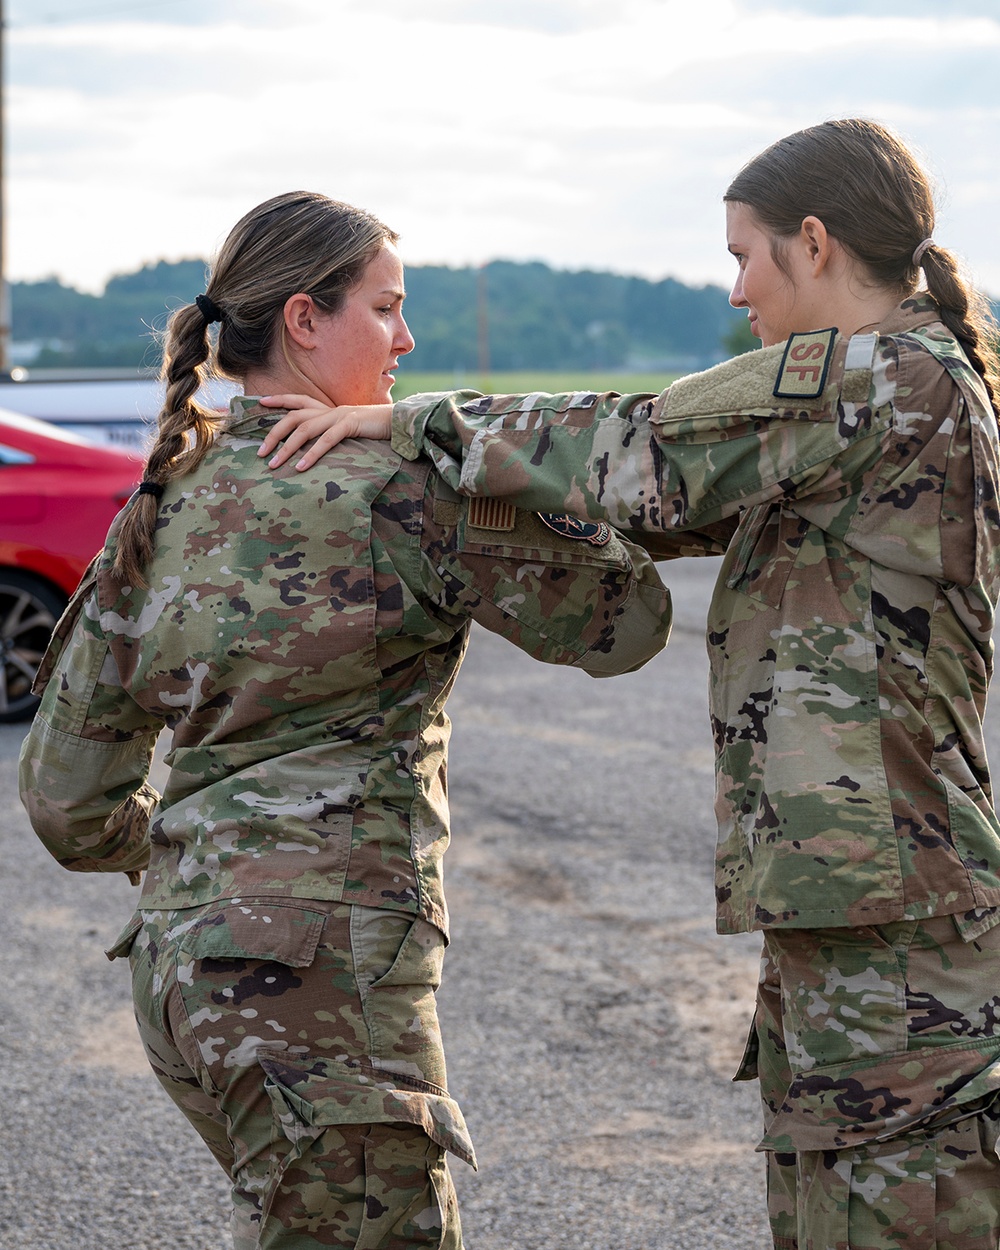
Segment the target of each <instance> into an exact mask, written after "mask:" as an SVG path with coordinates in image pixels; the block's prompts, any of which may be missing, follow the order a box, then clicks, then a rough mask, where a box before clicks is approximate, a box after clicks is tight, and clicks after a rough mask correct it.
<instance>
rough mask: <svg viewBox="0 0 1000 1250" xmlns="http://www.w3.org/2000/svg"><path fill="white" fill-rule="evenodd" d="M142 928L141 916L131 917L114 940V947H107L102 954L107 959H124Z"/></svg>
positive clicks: (138, 914) (137, 913)
mask: <svg viewBox="0 0 1000 1250" xmlns="http://www.w3.org/2000/svg"><path fill="white" fill-rule="evenodd" d="M141 928H142V916H141V914H140V913H139V912H136V914H135V915H134V916H133V917H132V919H131V920H130V921H129V922H128V924H127V925H126V926H125V928H124V929H122V931H121V933H119V934H118V937H117V938H116V939H115V944H114V946H109V947H108V949H107V950H106V951H105V952H104V953H105V955H107V957H108V958H109V959H125V958H126V957H127V955H128V954H129V952H130V951H131V949H132V943H133V942H134V941H135V939H136V935H137V934H138V932H139V930H140V929H141Z"/></svg>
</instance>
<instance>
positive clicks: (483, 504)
mask: <svg viewBox="0 0 1000 1250" xmlns="http://www.w3.org/2000/svg"><path fill="white" fill-rule="evenodd" d="M516 521H517V509H516V508H515V507H514V505H513V504H512V503H507V501H506V500H504V499H487V498H485V497H484V496H479V495H477V496H475V497H474V498H473V499H470V500H469V513H468V522H467V523H468V524H469V525H471V526H472V527H473V528H474V529H478V530H498V531H500V530H512V529H513V528H514V525H515V523H516Z"/></svg>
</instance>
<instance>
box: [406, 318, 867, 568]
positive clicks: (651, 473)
mask: <svg viewBox="0 0 1000 1250" xmlns="http://www.w3.org/2000/svg"><path fill="white" fill-rule="evenodd" d="M795 347H796V344H795V343H794V342H793V340H789V343H788V345H778V346H776V347H773V348H764V349H762V350H760V351H757V352H751V353H748V354H747V355H745V356H740V357H737V358H736V359H735V360H732V361H728V362H726V363H725V364H723V365H718V366H716V368H715V369H710V370H708V371H707V372H705V373H701V374H694V375H692V376H691V377H688V378H683V379H681V380H680V381H679V382H676V383H674V385H673V386H671V387H669V388H668V389H667V390H666V391H664V392H662V394H660V395H658V396H653V395H643V394H640V395H616V394H613V393H612V394H606V395H597V394H594V393H586V392H576V393H572V394H563V395H521V396H518V395H514V396H485V397H482V396H477V395H475V394H473V393H472V392H461V391H460V392H455V393H453V394H439V395H427V396H411V397H410V398H409V399H406V400H402V401H400V402H399V403H398V404H396V406H395V409H394V414H393V425H394V430H393V445H394V447H395V448H396V450H397V451H399V452H400V453H401V454H402V455H404V456H407V457H413V456H415V455H417V454H420V453H424V454H426V455H427V456H429V457H430V459H431V460H432V462H433V463H434V466H435V468H436V470H437V472H438V473H439V474H441V475H442V476H443V477H444V479H445V480H446V481H447V482H448V483H449V484H450V485H451V486H452V487H453V488H454V489H456V490H458V491H460V492H461V493H462V494H465V495H490V496H494V497H498V498H503V499H508V500H510V501H511V502H512V503H515V504H517V505H518V506H519V507H523V508H529V509H532V510H536V509H537V510H539V511H547V510H565V511H568V512H571V513H573V514H574V515H576V516H581V517H583V516H585V517H591V518H593V519H601V520H605V521H607V522H608V523H609V524H611V525H613V526H615V527H616V528H617V529H619V530H621V531H624V532H627V531H629V530H630V529H632V530H640V531H644V532H655V533H661V534H664V533H670V532H671V531H677V530H685V531H688V532H689V538H690V537H691V534H690V532H691V531H697V530H704V529H706V527H708V528H709V531H710V529H711V527H712V526H713V525H716V524H717V523H718V522H720V521H721V520H723V519H725V518H728V517H732V516H734V515H735V514H737V513H738V512H739V511H740V510H741V509H744V508H747V507H751V506H754V505H756V504H760V503H767V502H771V501H773V500H776V499H782V498H795V497H796V496H797V495H798V494H800V493H835V492H836V491H838V490H840V489H842V488H843V483H844V481H845V480H848V479H850V478H852V477H856V476H857V474H858V473H862V472H865V471H867V470H868V469H869V468H870V467H871V466H872V465H873V464H874V463H875V462H877V460H878V458H879V455H880V454H881V436H882V435H883V434H884V433H885V431H886V430H887V428H888V426H889V423H890V420H891V406H890V405H888V404H883V405H881V406H879V405H878V404H877V403H873V402H872V401H873V399H874V398H875V397H874V395H873V394H872V369H871V358H872V354H873V349H874V336H870V343H869V345H868V348H867V351H868V359H867V367H865V366H864V365H861V366H860V367H854V366H853V364H852V367H851V368H850V369H848V367H847V366H848V363H849V362H848V359H847V353H848V341H845V340H836V342H833V341H832V340H831V345H830V347H829V349H828V355H829V361H828V367H827V368H825V369H824V372H823V381H822V385H821V387H819V388H818V391H817V393H816V394H813V395H810V394H803V395H793V396H789V397H786V396H784V395H782V394H781V393H780V392H781V389H782V378H783V376H784V375H785V374H786V373H787V370H788V369H789V368H791V367H792V366H791V365H789V364H788V362H787V360H786V355H787V352H788V351H789V350H794V349H795ZM823 363H824V364H827V362H826V361H825V360H824V362H823ZM685 554H686V553H685Z"/></svg>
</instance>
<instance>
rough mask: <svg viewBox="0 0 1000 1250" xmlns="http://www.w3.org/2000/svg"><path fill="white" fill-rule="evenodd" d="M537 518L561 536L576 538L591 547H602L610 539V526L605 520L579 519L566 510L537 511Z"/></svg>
mask: <svg viewBox="0 0 1000 1250" xmlns="http://www.w3.org/2000/svg"><path fill="white" fill-rule="evenodd" d="M538 519H539V521H541V522H542V524H543V525H547V526H548V527H549V529H550V530H555V532H556V533H557V534H561V535H562V536H563V538H576V539H579V540H581V541H582V542H585V543H590V545H591V546H592V547H603V546H604V545H605V543H607V542H610V540H611V526H610V525H608V524H607V522H606V521H581V520H580V519H579V517H575V516H570V514H569V513H568V512H539V514H538Z"/></svg>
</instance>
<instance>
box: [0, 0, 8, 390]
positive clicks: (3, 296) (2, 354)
mask: <svg viewBox="0 0 1000 1250" xmlns="http://www.w3.org/2000/svg"><path fill="white" fill-rule="evenodd" d="M6 55H7V15H6V13H5V12H4V0H0V374H4V373H9V372H10V287H9V286H8V285H7V182H6V178H5V177H4V175H5V172H6V171H5V169H4V164H5V158H6V150H5V147H6V145H5V134H4V132H5V130H6V121H7V116H6V107H5V106H6V94H7V81H6V74H5V72H4V70H5V66H4V60H5V58H6Z"/></svg>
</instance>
